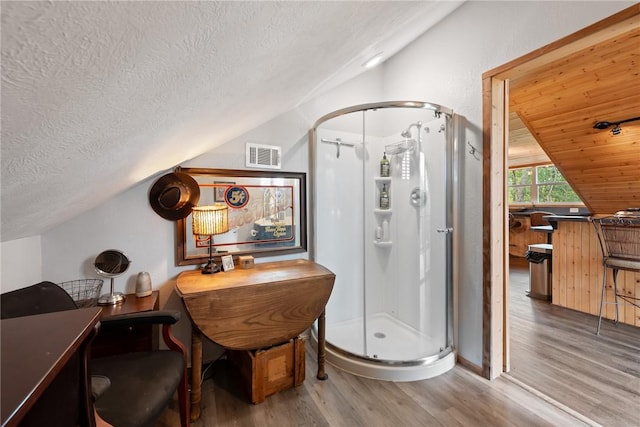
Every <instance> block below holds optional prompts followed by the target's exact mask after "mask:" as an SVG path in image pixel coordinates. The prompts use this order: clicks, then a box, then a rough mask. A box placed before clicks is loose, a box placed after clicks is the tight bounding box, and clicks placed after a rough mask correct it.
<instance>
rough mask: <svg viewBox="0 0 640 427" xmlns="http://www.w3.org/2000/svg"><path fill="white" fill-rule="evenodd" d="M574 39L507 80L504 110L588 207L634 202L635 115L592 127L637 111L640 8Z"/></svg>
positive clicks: (639, 173)
mask: <svg viewBox="0 0 640 427" xmlns="http://www.w3.org/2000/svg"><path fill="white" fill-rule="evenodd" d="M636 9H638V7H637V6H636ZM630 10H631V12H633V11H634V10H635V9H630ZM577 44H581V46H580V48H574V49H572V50H570V51H569V52H568V53H567V54H563V55H556V57H555V58H553V60H551V61H549V62H547V63H545V64H540V66H537V67H532V68H530V69H528V70H527V71H526V72H524V73H522V74H520V75H518V76H516V77H515V78H512V79H511V80H510V81H509V90H510V94H509V99H510V102H509V108H510V112H511V114H515V115H517V117H518V118H519V119H520V120H521V121H522V123H523V124H524V125H525V126H526V128H527V129H528V130H529V131H530V132H531V134H532V135H533V137H534V138H535V139H536V140H537V141H538V143H539V144H540V146H541V147H542V149H543V150H544V152H545V153H546V154H547V155H548V156H549V158H550V159H551V161H553V163H555V164H556V166H557V167H558V169H559V170H560V171H561V172H562V174H563V175H564V176H565V178H567V181H568V182H569V183H570V184H571V186H572V187H573V189H574V190H575V191H576V193H578V195H579V196H580V198H581V199H582V200H583V201H584V203H585V205H586V206H587V208H588V209H589V210H590V211H591V212H592V213H594V214H610V213H614V212H616V211H618V210H623V209H625V208H628V207H639V206H640V120H639V121H634V122H629V123H625V124H622V125H621V127H622V133H621V134H620V135H612V134H611V132H610V131H609V130H598V129H594V128H593V126H594V124H595V123H596V122H599V121H608V122H618V121H622V120H626V119H629V118H634V117H640V15H639V14H637V13H636V14H635V15H634V16H631V17H630V18H628V19H627V20H625V21H623V22H621V23H619V24H617V25H615V26H613V27H610V28H606V29H603V31H601V32H599V33H597V34H596V35H595V36H593V37H592V38H591V39H590V40H584V41H578V43H577ZM510 121H511V122H512V120H510Z"/></svg>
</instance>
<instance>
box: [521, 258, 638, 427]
mask: <svg viewBox="0 0 640 427" xmlns="http://www.w3.org/2000/svg"><path fill="white" fill-rule="evenodd" d="M510 271H511V273H510V284H509V288H510V291H511V292H510V294H511V298H510V316H511V372H510V373H509V375H511V376H512V377H514V378H516V379H517V380H519V381H521V382H522V383H525V384H527V385H528V386H531V387H532V388H534V389H536V390H538V391H540V392H541V393H544V394H545V395H547V396H549V397H550V398H552V399H554V400H556V401H558V402H560V403H561V404H563V405H566V406H567V407H568V408H571V409H572V410H574V411H577V412H578V413H580V414H582V415H584V416H585V417H587V418H590V419H592V420H594V421H595V422H597V423H600V424H602V425H606V426H621V427H622V426H639V425H640V418H639V416H638V412H637V408H640V328H636V327H633V326H629V325H623V324H619V325H617V326H616V325H614V324H613V322H611V321H609V320H603V324H602V330H601V333H600V335H599V336H597V335H595V328H596V324H597V317H596V316H593V315H590V314H586V313H580V312H577V311H574V310H570V309H567V308H563V307H559V306H556V305H553V304H550V303H548V302H546V301H539V300H533V299H530V298H528V297H526V296H525V291H526V289H527V286H528V271H527V270H525V269H524V268H521V267H520V268H519V267H515V268H511V270H510Z"/></svg>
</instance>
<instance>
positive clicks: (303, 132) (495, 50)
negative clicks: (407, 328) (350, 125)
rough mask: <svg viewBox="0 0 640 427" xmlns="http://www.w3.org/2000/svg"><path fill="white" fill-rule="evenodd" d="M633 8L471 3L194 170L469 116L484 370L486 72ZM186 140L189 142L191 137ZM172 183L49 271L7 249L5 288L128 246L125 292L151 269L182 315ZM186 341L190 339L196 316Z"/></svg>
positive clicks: (469, 247) (462, 342)
mask: <svg viewBox="0 0 640 427" xmlns="http://www.w3.org/2000/svg"><path fill="white" fill-rule="evenodd" d="M630 4H632V3H631V2H616V1H590V2H547V1H540V2H475V1H471V2H468V3H466V4H464V5H463V6H461V7H460V8H459V9H457V10H456V11H455V12H454V13H453V14H452V15H451V16H449V17H448V18H446V19H445V20H444V21H443V22H442V23H441V24H439V25H437V26H436V27H434V28H433V29H432V30H431V31H429V32H428V33H427V34H426V35H424V36H423V37H421V38H419V39H418V40H416V41H415V42H414V43H413V44H411V45H410V46H409V47H408V48H407V49H405V50H404V51H402V52H400V53H399V54H398V55H396V56H395V57H394V58H392V59H390V60H389V61H387V62H386V63H385V64H384V65H383V67H381V68H378V69H375V70H373V71H371V72H368V73H367V74H366V75H363V76H361V77H358V78H356V79H354V80H353V81H351V82H348V83H347V84H345V85H342V86H341V87H339V88H337V89H336V90H333V91H331V92H330V93H328V94H325V95H323V96H320V97H318V98H316V99H314V100H312V101H311V102H309V103H308V104H305V105H304V106H301V107H300V108H298V109H296V110H294V111H291V112H289V113H286V114H284V115H282V116H280V117H278V118H276V119H275V120H273V121H271V122H269V123H267V124H265V125H264V126H261V127H259V128H257V129H255V130H253V131H251V132H249V133H247V134H246V135H243V136H242V137H240V138H237V139H235V140H232V141H229V142H228V143H227V144H225V145H223V146H221V147H219V148H218V149H216V150H214V151H213V152H211V153H209V154H207V155H204V156H201V157H199V158H196V159H194V160H192V161H190V162H188V163H185V164H184V165H183V166H185V167H189V166H200V167H211V168H242V167H243V166H244V143H245V142H259V143H267V144H276V145H281V146H282V147H283V156H284V164H283V170H288V171H301V172H306V171H307V141H306V139H307V131H308V129H309V127H310V126H311V125H312V124H313V123H314V122H315V121H316V120H317V119H318V118H320V117H321V116H322V115H324V114H326V113H329V112H331V111H333V110H336V109H339V108H343V107H347V106H351V105H355V104H362V103H368V102H377V101H386V100H397V99H417V100H424V101H430V102H434V103H438V104H442V105H445V106H447V107H449V108H453V109H454V110H455V111H456V112H457V113H459V114H461V115H462V116H464V118H465V119H466V124H465V129H464V132H465V133H464V134H463V139H462V140H461V142H462V149H463V151H462V152H463V154H464V157H463V161H464V163H463V170H462V176H461V190H462V192H463V194H462V199H463V200H462V206H461V208H462V209H461V211H462V212H464V217H463V221H462V224H461V227H460V229H459V230H458V232H459V233H462V234H463V235H464V242H465V245H464V247H463V248H462V257H461V260H462V263H461V270H460V273H461V279H462V280H461V288H460V310H459V313H460V322H459V324H460V331H459V332H460V333H459V339H458V342H459V351H460V354H461V355H462V357H464V358H465V359H467V360H469V361H471V362H472V363H475V364H477V365H480V364H481V361H482V341H481V340H482V287H481V272H482V268H481V259H482V252H481V232H482V218H481V212H482V209H481V208H482V198H481V197H482V187H481V176H482V173H481V172H482V165H481V162H479V161H476V160H475V159H473V158H472V157H470V155H467V154H465V153H466V151H467V150H465V149H466V142H467V141H468V142H470V143H471V144H473V145H474V146H475V147H477V148H481V147H482V144H481V125H482V121H481V119H482V111H481V108H482V98H481V88H482V85H481V75H482V73H483V72H485V71H487V70H489V69H491V68H493V67H495V66H497V65H500V64H502V63H505V62H507V61H509V60H512V59H515V58H516V57H518V56H520V55H523V54H525V53H527V52H529V51H531V50H534V49H536V48H538V47H541V46H543V45H545V44H547V43H550V42H552V41H554V40H556V39H558V38H560V37H563V36H565V35H567V34H570V33H572V32H574V31H576V30H578V29H580V28H582V27H584V26H587V25H589V24H591V23H594V22H596V21H598V20H600V19H603V18H604V17H606V16H608V15H611V14H612V13H614V12H616V11H619V10H621V9H623V8H625V7H627V6H629V5H630ZM212 119H213V120H215V118H212ZM184 144H185V146H187V145H188V141H185V142H184ZM161 175H162V173H161V174H158V175H157V176H156V177H154V178H152V179H148V180H146V181H144V182H141V183H140V184H138V185H137V186H135V187H133V188H131V189H129V190H128V191H126V192H124V193H122V194H120V195H118V196H117V197H115V198H113V199H112V200H110V201H109V202H107V203H105V204H104V205H103V206H101V207H99V208H97V209H94V210H93V211H91V212H87V213H85V214H82V215H80V216H78V217H77V218H74V219H73V220H71V221H68V222H67V223H65V224H63V225H61V226H59V227H57V228H55V229H53V230H51V231H49V232H47V233H45V234H43V235H42V237H41V250H42V252H41V254H42V255H41V259H42V261H41V263H40V260H39V254H38V250H37V248H38V246H39V243H38V240H39V239H40V238H39V237H36V238H30V239H22V240H21V241H15V242H6V243H3V244H2V283H3V288H2V290H3V291H6V290H8V289H7V288H5V287H6V286H7V285H6V284H7V283H11V285H8V286H12V287H13V286H14V285H15V287H23V286H27V285H29V284H31V283H34V282H37V281H39V280H52V281H63V280H71V279H77V278H82V277H94V274H93V271H92V268H91V263H92V262H93V259H94V258H95V256H96V255H97V254H98V253H99V252H101V251H102V250H105V249H111V248H115V249H121V250H123V251H124V252H125V253H126V254H127V255H128V256H129V257H130V258H131V259H132V261H133V262H132V265H131V269H130V270H129V271H128V272H127V273H126V274H125V275H123V276H121V277H119V278H116V290H117V291H127V292H131V291H132V290H133V284H134V280H135V275H136V274H137V272H138V271H143V270H144V271H149V272H150V274H151V278H152V281H153V287H154V289H159V290H160V291H161V306H162V307H166V308H172V307H181V302H180V301H179V300H178V298H177V297H176V296H175V293H174V292H173V286H174V285H175V278H176V276H177V274H178V273H179V272H180V271H182V270H184V269H186V268H178V267H176V266H175V261H174V258H175V256H174V223H172V222H169V221H166V220H164V219H162V218H161V217H159V216H158V215H156V214H155V213H154V212H153V210H152V209H151V207H150V205H149V201H148V192H149V189H150V187H151V186H152V184H153V182H154V181H155V179H157V178H158V177H159V176H161ZM301 256H302V257H304V256H306V255H305V254H302V255H301ZM291 257H294V256H290V257H289V258H291ZM40 264H41V265H40ZM40 267H41V268H40ZM32 270H35V272H34V271H32ZM107 284H108V283H107ZM177 333H178V336H179V337H180V338H181V339H183V340H184V341H185V342H187V343H188V342H189V340H190V338H189V332H188V321H187V320H186V316H185V318H184V319H183V320H181V322H180V325H179V328H178V331H177ZM205 358H206V354H205Z"/></svg>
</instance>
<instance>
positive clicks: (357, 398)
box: [155, 269, 640, 427]
mask: <svg viewBox="0 0 640 427" xmlns="http://www.w3.org/2000/svg"><path fill="white" fill-rule="evenodd" d="M512 273H513V275H512V281H511V282H512V283H511V285H510V298H511V309H512V312H511V328H512V329H511V333H512V372H511V373H510V374H509V375H504V376H502V377H500V378H498V379H496V380H494V381H487V380H485V379H483V378H481V377H479V376H478V375H476V374H475V373H472V372H470V371H468V370H466V369H464V368H462V367H460V366H456V367H455V368H454V369H453V370H452V371H450V372H448V373H446V374H444V375H441V376H439V377H437V378H432V379H430V380H425V381H416V382H409V383H393V382H386V381H375V380H369V379H366V378H360V377H357V376H354V375H350V374H347V373H345V372H342V371H340V370H337V369H335V368H333V367H332V366H330V365H328V366H327V373H328V374H329V379H328V380H327V381H319V380H317V379H316V378H315V369H316V364H315V357H314V355H313V354H311V353H310V352H309V351H308V352H307V357H306V365H307V367H306V380H305V382H304V384H303V385H302V386H300V387H297V388H295V389H291V390H287V391H283V392H280V393H278V394H275V395H273V396H271V397H268V398H267V400H266V401H265V402H264V403H262V404H259V405H252V404H251V403H249V402H248V399H247V397H246V395H245V394H244V392H243V390H242V389H241V388H240V387H239V383H238V380H237V376H236V373H235V372H234V370H233V369H232V368H231V367H230V366H229V365H228V363H227V361H226V360H224V359H223V360H220V361H218V362H216V363H214V364H213V365H212V366H211V368H209V369H208V370H207V372H206V377H205V379H204V381H203V386H202V416H201V418H200V420H198V421H196V422H194V423H192V426H194V427H209V426H211V427H213V426H247V427H250V426H256V427H258V426H260V427H269V426H274V427H275V426H278V427H280V426H283V427H286V426H339V427H342V426H344V427H352V426H367V427H370V426H373V427H378V426H381V427H382V426H390V427H391V426H393V427H399V426H403V427H404V426H474V427H475V426H563V427H565V426H567V427H568V426H583V425H592V426H593V425H603V426H614V427H616V426H625V427H626V426H640V421H639V420H640V359H639V358H640V331H639V330H638V329H637V328H632V327H626V325H620V326H618V327H615V326H613V325H611V324H610V323H609V322H608V323H607V324H605V325H604V327H603V330H602V332H601V336H600V337H596V336H595V334H594V331H595V318H594V317H593V316H589V315H582V314H581V313H576V312H572V311H570V310H566V309H563V308H560V307H554V306H551V305H550V304H548V303H546V302H542V301H537V300H531V299H530V298H528V297H526V296H525V291H526V289H527V288H528V273H527V270H520V271H518V269H514V270H513V272H512ZM530 387H531V388H533V389H537V390H532V389H531V388H530ZM545 395H546V396H545ZM178 425H179V422H178V416H177V405H176V404H174V405H172V407H170V408H169V409H168V410H167V411H165V413H164V414H163V418H162V419H161V420H160V421H159V422H158V423H157V424H156V426H155V427H169V426H170V427H173V426H178Z"/></svg>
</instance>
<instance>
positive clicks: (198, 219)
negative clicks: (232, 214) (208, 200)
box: [191, 205, 229, 274]
mask: <svg viewBox="0 0 640 427" xmlns="http://www.w3.org/2000/svg"><path fill="white" fill-rule="evenodd" d="M191 216H192V222H191V223H192V228H193V234H194V235H195V236H209V262H208V263H207V265H205V266H204V267H202V274H212V273H217V272H218V271H220V269H219V267H218V266H217V265H216V264H215V263H214V262H213V236H214V235H216V234H222V233H226V232H227V231H229V221H228V218H229V209H228V208H227V206H226V205H211V206H196V207H194V208H193V210H192V211H191Z"/></svg>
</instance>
